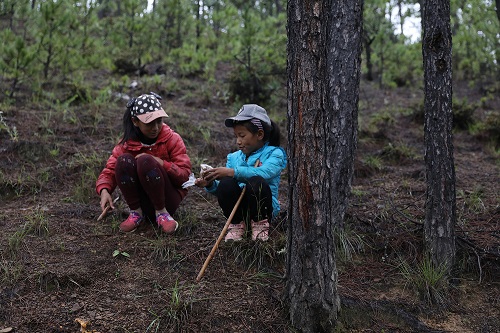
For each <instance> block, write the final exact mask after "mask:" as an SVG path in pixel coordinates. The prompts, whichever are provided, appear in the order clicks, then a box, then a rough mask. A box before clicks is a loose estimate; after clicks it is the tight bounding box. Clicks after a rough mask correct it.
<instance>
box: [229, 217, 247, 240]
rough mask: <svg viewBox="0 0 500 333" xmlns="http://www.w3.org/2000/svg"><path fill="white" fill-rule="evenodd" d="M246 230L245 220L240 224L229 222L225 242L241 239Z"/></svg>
mask: <svg viewBox="0 0 500 333" xmlns="http://www.w3.org/2000/svg"><path fill="white" fill-rule="evenodd" d="M245 230H246V225H245V222H243V221H241V222H240V223H238V224H233V223H231V224H229V227H228V228H227V234H226V237H225V238H224V242H227V241H235V242H237V241H240V240H242V239H243V236H244V235H245Z"/></svg>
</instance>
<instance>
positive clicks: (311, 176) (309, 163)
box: [286, 0, 362, 333]
mask: <svg viewBox="0 0 500 333" xmlns="http://www.w3.org/2000/svg"><path fill="white" fill-rule="evenodd" d="M361 17H362V1H361V0H353V1H304V0H289V1H288V47H287V48H288V50H287V52H288V69H287V70H288V140H289V141H288V142H289V144H288V155H289V205H288V218H289V227H288V235H287V236H288V243H287V244H288V246H287V248H288V252H287V255H288V257H287V278H288V279H287V286H286V294H287V295H286V297H287V301H288V303H289V306H290V320H291V323H292V325H293V326H294V327H295V328H297V329H298V330H299V331H301V332H315V333H318V332H331V331H333V330H334V328H335V324H336V320H337V314H338V311H339V307H340V302H339V296H338V292H337V278H338V276H337V269H336V264H335V246H334V233H333V230H334V227H335V226H338V227H342V224H343V218H344V214H345V211H346V208H347V199H348V195H349V193H350V187H351V180H352V174H353V164H354V153H355V149H356V136H357V107H358V99H359V78H360V63H361V61H360V54H361Z"/></svg>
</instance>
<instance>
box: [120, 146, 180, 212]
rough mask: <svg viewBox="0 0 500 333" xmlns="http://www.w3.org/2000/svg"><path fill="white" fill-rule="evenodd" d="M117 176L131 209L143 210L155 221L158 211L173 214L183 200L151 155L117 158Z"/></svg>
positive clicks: (127, 155)
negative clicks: (161, 210) (156, 211)
mask: <svg viewBox="0 0 500 333" xmlns="http://www.w3.org/2000/svg"><path fill="white" fill-rule="evenodd" d="M115 177H116V181H117V183H118V187H119V188H120V191H121V192H122V195H123V197H124V199H125V202H126V203H127V204H128V206H129V208H130V209H138V208H142V211H143V213H144V216H148V217H149V218H150V219H152V221H154V220H155V219H154V217H155V210H160V209H163V208H166V209H167V211H168V212H169V213H170V214H174V213H175V211H176V210H177V208H178V207H179V205H180V203H181V201H182V197H181V195H180V193H179V192H178V191H177V189H176V188H175V187H174V186H173V185H172V182H171V181H170V178H169V177H168V175H167V172H166V171H165V169H163V167H162V166H161V165H160V164H158V162H157V161H156V160H155V159H154V157H153V156H151V155H143V156H141V157H139V158H138V159H136V158H134V157H133V156H132V155H131V154H123V155H122V156H120V157H118V159H117V161H116V167H115Z"/></svg>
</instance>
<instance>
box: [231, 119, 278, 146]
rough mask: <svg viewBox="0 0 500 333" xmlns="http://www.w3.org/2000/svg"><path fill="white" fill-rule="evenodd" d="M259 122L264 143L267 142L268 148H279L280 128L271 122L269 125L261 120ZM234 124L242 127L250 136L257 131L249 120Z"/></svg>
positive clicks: (255, 126)
mask: <svg viewBox="0 0 500 333" xmlns="http://www.w3.org/2000/svg"><path fill="white" fill-rule="evenodd" d="M259 121H260V123H261V124H262V129H263V130H264V142H267V141H269V145H270V146H275V147H279V146H280V143H281V138H280V128H279V127H278V124H276V123H275V122H274V121H272V120H271V125H268V124H267V123H265V122H263V121H262V120H259ZM235 124H238V125H242V126H244V127H245V128H246V129H247V130H249V131H250V133H252V134H255V133H257V132H258V131H259V128H258V127H257V125H255V124H254V123H252V122H251V121H250V120H245V121H238V122H237V123H236V122H235Z"/></svg>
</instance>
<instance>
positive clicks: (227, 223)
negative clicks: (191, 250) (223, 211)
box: [196, 159, 259, 282]
mask: <svg viewBox="0 0 500 333" xmlns="http://www.w3.org/2000/svg"><path fill="white" fill-rule="evenodd" d="M258 165H259V160H258V159H257V161H255V165H254V167H257V166H258ZM246 189H247V187H246V186H245V187H243V190H242V191H241V194H240V197H239V198H238V201H236V204H235V205H234V207H233V210H232V211H231V214H230V215H229V217H228V219H227V221H226V224H224V228H222V231H221V232H220V235H219V237H218V238H217V241H216V242H215V245H214V246H213V247H212V251H210V254H209V255H208V257H207V259H205V263H204V264H203V266H202V267H201V270H200V272H199V273H198V276H197V277H196V282H200V280H201V278H202V277H203V274H204V273H205V270H206V269H207V266H208V263H209V262H210V260H212V258H213V256H214V254H215V251H216V250H217V248H218V247H219V243H220V242H221V241H222V238H223V237H224V235H225V234H226V231H227V228H229V224H231V221H232V220H233V216H234V214H236V210H237V209H238V207H239V206H240V203H241V200H242V199H243V196H244V195H245V191H246Z"/></svg>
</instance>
